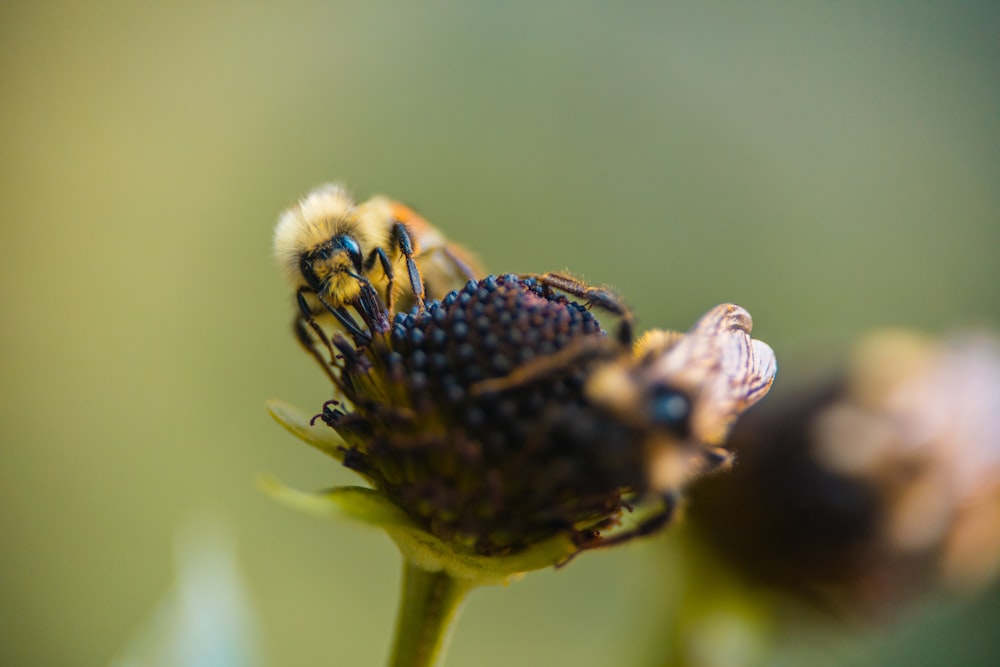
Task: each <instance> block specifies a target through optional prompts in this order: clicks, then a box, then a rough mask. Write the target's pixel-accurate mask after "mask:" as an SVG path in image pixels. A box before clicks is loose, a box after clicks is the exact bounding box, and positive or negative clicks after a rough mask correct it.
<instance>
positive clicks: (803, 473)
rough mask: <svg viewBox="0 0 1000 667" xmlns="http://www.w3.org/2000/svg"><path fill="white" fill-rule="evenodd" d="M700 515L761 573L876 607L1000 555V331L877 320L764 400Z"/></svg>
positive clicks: (965, 576)
mask: <svg viewBox="0 0 1000 667" xmlns="http://www.w3.org/2000/svg"><path fill="white" fill-rule="evenodd" d="M731 444H732V446H733V448H734V449H735V450H736V452H737V455H738V457H739V465H738V466H737V467H736V469H735V470H734V471H733V473H732V474H730V475H720V476H718V477H717V478H713V479H710V480H706V482H705V483H704V484H702V485H699V487H698V488H697V489H696V490H694V492H693V496H694V497H693V499H692V503H691V518H692V522H691V523H692V527H693V528H695V529H696V530H697V532H698V533H699V534H701V535H702V536H703V537H705V538H706V539H707V541H708V543H709V544H711V545H713V546H714V547H715V550H716V551H717V553H718V555H719V556H721V557H723V558H724V559H725V561H726V562H728V563H729V564H730V565H731V566H732V567H733V568H734V569H735V570H737V571H739V572H741V573H743V575H744V576H745V577H747V578H748V580H750V581H754V582H757V583H759V584H763V585H765V586H767V587H768V588H771V589H773V590H779V591H784V592H790V593H793V594H794V595H796V596H797V597H799V598H800V599H805V600H808V601H810V602H813V603H818V604H819V605H820V606H822V607H823V608H826V609H830V610H834V611H838V612H844V613H848V614H851V615H853V614H858V613H860V614H869V613H872V612H878V611H882V610H884V609H886V608H887V607H891V606H893V605H896V604H898V603H899V602H900V601H902V600H904V599H906V598H908V597H909V596H911V595H912V593H913V592H914V591H915V590H918V589H922V588H927V587H928V586H935V585H939V586H943V587H945V588H947V589H951V590H970V589H975V588H977V587H980V586H981V585H982V584H983V583H985V582H987V581H989V580H990V579H991V577H993V576H995V574H996V573H997V571H998V570H1000V341H998V340H996V339H995V338H992V337H990V336H986V335H975V336H969V335H965V336H956V337H953V338H951V339H948V340H944V341H937V340H933V339H930V338H927V337H925V336H922V335H919V334H916V333H912V332H906V331H886V332H880V333H876V334H872V335H869V336H868V337H867V338H865V339H864V340H862V341H861V342H860V343H859V344H858V345H857V347H856V349H855V351H854V354H853V357H852V359H851V362H850V363H849V364H848V366H847V367H846V368H845V369H844V370H843V371H842V372H841V373H839V374H838V376H836V377H834V378H830V379H827V380H822V381H819V382H815V381H814V382H812V383H811V384H810V383H803V384H802V385H801V386H800V387H798V388H797V389H794V390H792V391H791V392H786V393H784V394H783V395H782V396H779V397H778V398H776V399H775V400H771V401H769V402H768V403H767V404H766V405H764V406H762V407H761V409H759V410H755V411H753V412H751V413H750V414H748V415H747V416H746V418H745V419H743V420H741V421H740V423H739V424H738V426H737V427H736V428H735V429H734V432H733V434H732V437H731Z"/></svg>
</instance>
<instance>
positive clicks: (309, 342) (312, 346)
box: [292, 313, 337, 383]
mask: <svg viewBox="0 0 1000 667" xmlns="http://www.w3.org/2000/svg"><path fill="white" fill-rule="evenodd" d="M306 323H308V324H310V325H311V326H312V327H313V331H314V332H315V333H316V335H317V336H318V337H319V339H320V341H321V342H322V343H323V344H324V345H325V346H326V348H327V349H328V350H330V357H331V361H327V360H326V359H325V358H324V357H323V355H322V354H321V353H320V351H319V348H318V347H316V339H315V338H313V337H312V336H311V335H310V334H309V332H308V331H307V330H306V326H305V325H306ZM292 330H293V331H294V332H295V338H296V339H297V340H298V341H299V344H300V345H301V346H302V347H303V348H304V349H305V351H306V352H308V353H309V354H310V355H312V357H313V359H315V360H316V363H318V364H319V365H320V368H322V369H323V372H324V373H326V374H327V377H329V378H330V380H332V381H333V382H334V383H336V382H337V378H336V377H335V376H334V374H333V368H332V357H333V356H334V353H333V348H332V346H331V345H330V339H329V338H327V337H326V334H324V333H323V330H322V329H320V328H319V325H317V324H316V321H315V320H313V319H311V318H307V317H306V316H305V315H302V314H301V313H300V314H299V315H298V316H297V317H296V318H295V320H294V321H293V322H292Z"/></svg>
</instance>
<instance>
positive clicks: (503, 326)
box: [318, 274, 775, 556]
mask: <svg viewBox="0 0 1000 667" xmlns="http://www.w3.org/2000/svg"><path fill="white" fill-rule="evenodd" d="M369 289H370V288H369ZM570 297H572V298H570ZM359 302H360V303H362V304H365V303H372V302H377V297H373V298H372V299H370V300H362V301H359ZM591 308H598V309H603V310H605V311H608V312H611V313H614V314H616V315H618V316H621V317H622V320H621V324H620V325H619V332H618V335H616V336H608V335H607V334H606V333H605V331H604V330H603V328H602V326H601V324H600V322H599V321H598V320H597V319H596V318H595V316H594V315H593V313H592V312H591ZM358 313H359V316H360V318H361V320H362V325H361V326H363V327H364V328H365V329H366V330H367V331H368V332H370V337H369V338H370V340H368V341H366V342H361V343H359V342H357V341H348V340H347V338H345V337H344V336H342V335H339V334H337V333H336V332H334V333H332V334H331V336H330V338H331V340H332V342H333V345H334V347H335V348H336V355H335V356H336V358H335V360H334V363H333V372H332V376H333V377H334V378H335V383H336V385H337V388H338V391H339V394H340V395H341V397H342V400H338V401H330V402H328V403H327V405H326V406H325V408H324V411H323V413H322V414H321V415H319V416H318V417H319V418H320V419H321V420H322V421H323V422H325V423H326V424H327V425H329V426H330V427H332V428H333V429H335V430H336V432H337V433H338V434H339V435H340V436H341V437H342V438H343V439H344V441H345V442H346V443H347V448H346V451H345V452H344V456H343V461H344V464H345V465H346V466H348V467H350V468H352V469H354V470H355V471H357V472H358V473H360V474H361V475H363V476H364V477H366V478H367V479H368V480H369V481H370V482H371V483H372V485H373V486H374V487H375V488H376V489H378V490H380V491H381V492H382V493H384V494H385V495H386V496H388V497H389V498H390V499H391V500H392V501H393V502H394V503H395V504H396V505H398V506H399V507H400V508H403V509H404V510H405V511H406V512H407V513H408V514H409V515H410V516H411V517H412V518H413V519H414V520H415V521H417V522H418V523H419V524H420V525H421V526H423V527H424V529H426V530H427V531H428V532H430V533H431V534H433V535H435V536H436V537H437V538H439V539H441V540H443V541H444V542H446V543H448V544H450V545H452V547H453V548H456V549H459V550H462V551H465V552H468V553H473V554H478V555H485V556H492V555H504V554H510V553H514V552H517V551H519V550H521V549H524V548H525V547H527V546H530V545H532V544H534V543H537V542H539V541H542V540H544V539H546V538H549V537H551V536H553V535H558V534H567V535H570V536H571V538H572V539H573V541H574V543H575V544H577V545H578V547H579V548H580V549H586V548H592V547H596V546H603V545H606V544H612V543H615V542H618V541H622V540H624V539H629V538H631V537H634V536H636V535H640V534H646V533H650V532H653V531H655V530H657V529H658V528H660V527H661V526H663V525H664V524H666V523H667V521H668V519H669V517H670V515H671V512H672V509H673V506H674V502H675V498H676V494H677V493H678V492H679V491H680V489H681V488H682V487H683V485H684V484H686V483H687V482H688V481H690V480H691V479H692V478H694V477H696V476H698V475H700V474H701V473H703V472H705V471H706V470H710V469H713V468H716V467H718V466H720V465H722V464H723V463H725V462H726V460H727V456H726V454H725V452H724V450H721V449H719V447H718V445H719V444H721V437H722V436H723V435H724V433H725V430H726V427H727V426H728V422H729V421H731V420H732V418H733V417H735V415H736V414H738V413H739V412H740V411H742V410H743V409H744V408H745V407H747V406H748V405H749V404H751V403H753V402H754V401H756V400H757V399H759V398H760V397H761V396H763V395H764V393H766V391H767V389H768V387H769V386H770V383H771V380H772V378H773V376H774V368H775V367H774V361H773V360H774V357H773V353H771V351H770V348H767V346H766V345H764V344H763V343H760V342H759V341H752V340H751V339H750V337H749V327H750V319H749V315H748V314H747V313H746V311H744V310H743V309H742V308H739V307H737V306H728V305H727V306H720V307H718V308H717V309H715V310H713V311H712V312H711V313H709V315H706V317H705V318H703V320H702V321H701V322H699V325H698V326H696V327H695V329H693V330H692V332H691V333H689V334H672V333H667V332H658V335H647V336H646V337H645V338H644V339H643V340H642V341H640V343H639V344H637V345H636V347H635V349H633V346H632V344H631V333H630V332H631V328H630V318H629V315H628V310H627V308H625V307H624V306H623V305H622V304H621V303H620V301H619V300H618V299H617V297H616V296H615V295H614V294H613V293H611V292H609V291H608V290H604V289H601V288H594V287H589V286H587V285H584V284H583V283H580V282H578V281H576V280H574V279H572V278H569V277H566V276H561V275H557V274H546V275H544V276H538V277H517V276H514V275H506V276H500V277H495V276H489V277H487V278H485V279H483V280H480V281H470V282H469V283H468V284H467V285H466V286H465V287H464V288H463V289H461V290H458V291H455V292H452V293H450V294H448V295H447V296H446V297H445V298H444V299H442V300H440V301H428V302H427V303H426V305H425V307H423V308H415V309H414V310H413V311H412V312H411V313H408V314H397V315H396V316H395V318H394V319H393V320H392V321H391V323H390V320H389V315H390V313H389V312H388V311H387V310H385V309H384V308H380V309H378V310H376V311H373V310H371V309H369V308H366V307H361V308H358ZM709 403H711V405H712V406H714V407H712V408H709V407H707V406H708V404H709ZM634 505H638V506H640V507H641V508H643V507H649V506H652V507H654V509H652V510H651V511H649V512H647V513H646V516H645V518H644V519H642V520H641V521H638V522H637V523H636V525H635V526H633V527H631V528H627V529H621V528H619V529H617V530H613V531H612V532H611V535H610V536H608V535H603V536H602V532H605V531H607V530H609V529H612V528H614V527H615V526H617V525H618V524H619V523H620V522H621V519H622V515H623V512H624V511H626V510H629V509H631V508H632V507H633V506H634Z"/></svg>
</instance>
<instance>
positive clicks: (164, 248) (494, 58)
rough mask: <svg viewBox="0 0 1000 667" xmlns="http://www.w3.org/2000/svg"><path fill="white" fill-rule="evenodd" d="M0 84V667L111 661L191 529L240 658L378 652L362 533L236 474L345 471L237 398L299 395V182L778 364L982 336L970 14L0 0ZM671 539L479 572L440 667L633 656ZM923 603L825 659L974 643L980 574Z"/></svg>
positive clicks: (992, 233) (985, 313)
mask: <svg viewBox="0 0 1000 667" xmlns="http://www.w3.org/2000/svg"><path fill="white" fill-rule="evenodd" d="M0 85H2V96H3V104H2V108H0V146H2V150H3V155H4V156H5V157H4V160H3V162H2V166H0V170H2V174H3V176H2V179H0V188H2V199H0V214H2V220H3V224H2V227H0V235H2V236H0V253H2V262H0V289H2V294H3V297H2V307H3V328H2V338H0V343H2V344H0V350H2V352H0V363H2V368H0V373H2V378H3V381H2V386H0V391H2V406H3V407H2V421H0V424H2V426H0V429H2V430H0V437H2V457H3V459H2V467H0V471H2V472H0V476H2V477H0V479H2V484H0V500H2V507H3V509H2V512H3V530H4V537H3V547H2V549H0V587H2V588H0V590H2V595H0V664H3V665H59V664H63V665H70V664H72V665H102V664H107V663H108V661H109V660H110V659H111V658H112V656H114V655H117V654H119V653H120V651H121V650H122V648H123V647H124V646H125V645H126V643H127V642H128V641H129V638H130V637H133V636H134V635H135V633H136V632H137V631H138V630H139V628H140V627H142V626H143V625H144V624H145V623H146V622H147V620H148V618H149V616H150V614H151V613H152V610H153V609H154V607H155V606H156V605H157V603H158V601H159V600H160V599H161V598H162V596H163V595H164V591H166V590H167V589H168V588H169V587H170V585H171V582H172V581H173V578H174V565H173V557H172V550H173V542H174V535H175V533H176V531H177V530H178V528H179V527H180V526H182V525H183V524H184V523H185V522H186V521H188V520H189V519H190V517H192V516H200V515H202V514H204V513H206V512H209V513H212V514H213V515H215V516H221V517H223V518H224V520H225V521H228V522H230V523H231V524H232V526H233V527H234V530H235V531H236V533H237V534H238V537H239V541H240V562H241V563H242V568H243V577H244V582H245V584H246V585H247V587H248V589H249V591H251V593H252V595H253V599H254V600H255V601H256V609H257V614H258V618H259V622H260V626H261V628H262V629H261V631H260V633H259V635H258V637H257V638H258V639H259V641H260V642H261V643H262V645H263V647H264V658H265V659H266V661H267V663H268V664H271V665H305V666H308V665H360V666H364V665H376V664H381V662H382V660H384V657H385V653H386V642H387V638H388V635H389V633H390V630H391V625H392V621H393V614H394V609H395V603H396V600H395V596H396V587H397V583H398V574H399V573H398V569H399V563H398V561H399V557H398V555H397V554H396V552H395V550H394V547H393V546H392V545H391V543H390V542H389V541H388V540H387V539H386V538H385V537H384V536H383V535H381V534H379V533H377V532H374V531H366V530H364V529H362V528H356V527H354V526H350V525H344V526H338V525H328V524H324V523H321V522H319V521H317V520H315V519H311V518H308V517H301V516H298V515H295V514H293V513H290V512H289V511H287V510H285V509H283V508H281V507H278V506H276V505H275V504H274V503H272V502H271V501H269V500H268V499H266V498H265V497H263V496H262V495H261V494H260V493H259V492H258V491H257V490H256V489H255V487H254V476H255V475H256V474H257V473H258V472H262V471H267V472H271V473H273V474H275V475H276V476H278V477H280V478H281V479H283V480H286V481H288V482H290V483H292V484H294V485H296V486H299V487H301V488H320V487H324V486H328V485H332V484H335V483H349V482H352V481H353V480H352V477H351V475H350V474H348V473H347V472H345V471H343V470H341V469H339V468H338V466H337V465H336V464H335V463H333V462H331V461H328V460H325V459H324V458H323V457H321V455H319V454H317V453H315V452H313V451H311V450H309V449H308V448H307V447H305V446H303V445H302V444H300V443H298V442H297V441H295V440H294V439H293V438H292V437H291V436H289V435H287V434H285V433H284V432H283V431H282V430H281V429H280V428H279V427H278V426H277V425H276V424H274V423H273V422H272V421H271V420H270V419H269V417H268V416H267V415H266V413H265V411H264V407H263V403H264V401H265V399H267V398H269V397H274V396H277V397H282V398H284V399H287V400H289V401H291V402H294V403H296V404H298V405H301V406H303V407H305V408H307V409H310V410H316V409H318V407H319V405H320V403H321V402H322V401H323V400H324V399H325V398H327V397H328V394H329V387H328V386H327V383H326V382H325V380H324V378H323V376H322V375H321V373H319V372H318V371H317V369H316V368H315V367H314V366H313V365H312V364H311V362H310V361H309V360H308V359H307V358H306V356H305V355H304V354H303V353H302V352H301V351H300V350H299V349H298V348H297V346H296V345H295V343H294V342H293V340H292V337H291V336H290V332H289V326H288V325H289V321H290V317H291V312H292V305H291V300H290V294H289V290H288V288H287V286H286V285H285V283H284V281H283V279H282V278H281V276H280V275H279V273H278V270H277V268H276V266H275V262H274V261H273V260H272V257H271V255H270V252H271V250H270V243H271V231H272V226H273V223H274V220H275V218H276V216H277V214H278V212H279V211H280V210H281V209H283V208H284V207H286V206H287V205H289V204H290V203H291V202H293V201H294V199H295V198H296V197H297V196H299V195H300V194H302V193H303V192H304V191H306V190H307V189H309V188H310V187H312V186H313V185H316V184H318V183H320V182H323V181H326V180H331V179H343V180H345V181H346V182H347V183H348V184H349V185H350V186H351V187H352V188H353V189H354V190H355V191H356V193H357V194H358V195H359V196H361V197H367V196H369V195H370V194H374V193H376V192H383V193H386V194H389V195H391V196H394V197H396V198H399V199H402V200H404V201H407V202H410V203H412V204H414V205H415V206H416V207H417V208H418V209H420V210H421V211H422V212H423V213H425V214H426V215H427V217H428V218H429V219H430V220H432V221H433V222H434V223H436V224H437V225H438V226H440V227H442V228H443V229H444V230H446V231H447V232H448V233H449V234H450V235H451V236H452V237H453V238H454V239H457V240H459V241H461V242H463V243H466V244H467V245H469V246H470V247H472V248H474V249H475V250H477V251H478V253H479V254H480V256H481V257H482V259H483V260H484V261H485V262H486V263H487V265H488V266H489V267H491V268H492V269H493V270H496V271H502V272H508V271H545V270H554V269H564V268H569V269H570V270H572V271H573V272H575V273H577V274H580V275H582V276H584V277H585V278H587V279H589V280H591V281H594V282H601V283H610V284H613V285H615V286H617V287H618V288H620V290H621V291H622V292H623V293H624V294H625V295H627V297H628V299H629V300H630V301H631V302H632V304H633V305H634V306H635V308H636V310H637V311H638V314H639V319H640V327H642V326H659V327H672V328H684V327H686V326H688V325H689V324H690V323H691V322H692V321H693V320H694V319H695V318H696V317H697V316H698V315H699V314H700V313H701V312H703V311H705V310H706V309H707V308H708V307H710V306H712V305H714V304H716V303H719V302H722V301H735V302H737V303H740V304H742V305H744V306H746V307H747V308H748V309H749V310H750V311H751V312H752V313H753V314H754V317H755V320H756V329H755V334H756V335H758V336H759V337H761V338H763V339H764V340H766V341H768V342H769V343H771V344H772V345H773V347H774V348H775V349H776V350H777V352H778V356H779V360H782V361H784V362H785V364H786V365H785V366H784V370H786V371H788V370H789V369H790V368H791V367H793V366H794V363H792V362H791V360H796V359H797V360H800V361H801V360H805V361H806V363H810V359H812V358H814V357H817V356H819V357H822V356H825V355H828V354H836V352H837V351H838V350H841V349H843V347H844V346H845V345H846V344H847V343H848V342H849V341H850V340H851V338H852V337H853V336H855V335H856V334H858V333H859V332H862V331H865V330H868V329H870V328H872V327H875V326H880V325H887V324H894V325H911V326H916V327H919V328H922V329H924V330H929V331H932V332H938V331H945V330H948V329H952V328H955V327H960V326H966V325H992V326H996V325H998V324H1000V297H998V291H997V285H998V283H1000V262H998V251H1000V6H998V5H997V4H996V3H995V2H987V1H983V2H979V3H976V2H964V3H948V4H947V5H946V4H945V3H933V2H903V1H891V2H881V3H871V6H869V5H868V3H799V2H761V3H755V4H754V5H753V6H752V7H751V6H750V5H749V4H742V3H740V4H737V3H715V2H704V3H678V4H673V3H654V2H636V3H628V4H626V3H618V4H616V5H615V6H611V3H598V2H558V3H533V2H531V3H528V2H510V3H486V2H467V3H443V2H438V3H427V5H426V6H425V7H423V8H420V9H418V8H417V7H416V6H415V3H401V2H400V3H388V2H371V3H356V4H353V3H352V4H347V3H335V2H326V3H320V2H314V3H301V2H299V3H283V4H280V5H279V4H278V3H273V4H267V3H237V2H228V3H226V2H221V3H220V2H209V3H203V2H178V3H174V4H172V5H170V6H169V7H167V6H166V5H163V6H156V5H154V4H152V3H149V4H147V3H127V2H111V1H102V2H93V3H68V2H50V3H27V2H7V3H3V5H2V6H0ZM669 539H670V536H669V535H666V536H664V537H661V538H659V539H658V540H652V541H650V542H649V543H646V544H636V545H634V546H631V547H629V548H624V549H618V550H613V551H612V552H609V553H601V554H592V555H588V556H586V557H584V558H580V559H579V560H578V561H576V562H574V563H573V564H572V566H571V567H567V568H565V569H564V570H560V571H547V572H542V573H538V574H534V575H531V576H529V577H527V578H526V579H525V580H524V581H522V582H519V583H517V584H516V585H513V586H511V587H509V588H507V589H485V590H481V591H477V592H476V593H475V594H473V596H472V598H471V599H470V602H469V604H468V606H467V608H466V611H465V614H464V616H463V618H462V620H461V624H460V626H459V631H458V633H457V635H456V637H455V640H454V642H453V644H452V652H451V655H450V661H449V664H451V665H473V664H474V665H481V666H490V665H508V664H524V665H551V664H574V665H580V666H581V667H582V666H589V665H593V666H603V665H630V664H635V662H636V661H637V660H639V658H638V656H639V655H640V654H641V650H640V649H641V646H642V644H643V641H642V640H641V638H643V637H646V638H648V634H649V633H653V632H655V631H656V629H657V622H658V619H657V618H656V615H655V613H654V612H653V611H652V610H653V609H656V608H657V605H660V606H662V595H661V594H660V592H659V591H657V590H655V589H652V588H651V587H650V586H649V584H648V582H649V581H651V580H655V576H653V577H652V578H651V574H650V573H651V572H654V573H655V571H656V570H657V568H658V562H659V557H660V555H661V552H662V551H663V550H664V549H665V548H669V547H667V546H666V544H667V543H669ZM663 595H666V593H665V592H664V593H663ZM931 618H934V619H937V617H936V616H932V617H931ZM944 618H945V619H946V620H945V621H941V622H940V623H939V622H938V621H937V620H934V621H933V622H928V621H925V622H924V626H915V627H920V628H923V629H921V630H920V631H915V630H913V629H912V627H908V626H906V625H904V626H902V627H901V628H899V627H897V628H892V627H886V628H885V629H883V630H880V631H879V632H878V633H877V634H878V636H876V637H873V638H871V639H870V641H868V642H866V643H864V645H863V647H862V648H861V649H858V651H860V653H857V654H856V653H855V652H854V649H851V652H850V653H849V654H848V655H850V656H851V657H852V660H854V659H858V660H860V658H857V655H863V656H868V657H867V658H865V660H866V661H867V662H868V664H889V663H891V662H892V661H893V660H896V661H898V662H899V664H944V663H939V662H936V661H932V662H925V661H926V660H928V659H932V658H933V656H936V655H937V656H947V655H950V654H949V653H948V651H949V650H958V649H959V648H961V649H962V650H963V651H965V653H963V654H962V655H964V656H965V658H966V659H965V660H964V661H962V660H958V661H955V662H954V663H953V664H981V665H989V664H996V658H995V655H996V654H995V653H993V654H992V655H991V651H995V650H996V648H997V647H996V640H995V639H993V640H992V641H993V643H992V644H991V643H990V639H989V638H988V637H984V634H986V633H984V631H983V630H984V628H995V627H996V626H997V624H998V623H1000V601H998V600H997V596H996V595H994V596H993V597H989V596H987V597H986V598H984V599H983V600H980V601H979V602H978V606H977V607H973V608H971V609H967V610H965V611H964V612H963V611H959V612H954V613H952V612H949V613H947V614H944ZM984 619H985V620H984ZM924 630H926V631H924ZM914 637H916V639H914ZM928 647H932V648H933V650H932V649H931V648H928ZM934 651H937V653H935V652H934ZM977 660H978V662H977Z"/></svg>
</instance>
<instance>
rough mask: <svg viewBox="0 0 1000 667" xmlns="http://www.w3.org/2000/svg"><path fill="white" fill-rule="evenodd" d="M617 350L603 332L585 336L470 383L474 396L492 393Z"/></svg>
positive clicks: (566, 369) (557, 373)
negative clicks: (505, 371)
mask: <svg viewBox="0 0 1000 667" xmlns="http://www.w3.org/2000/svg"><path fill="white" fill-rule="evenodd" d="M609 353H610V354H615V355H617V354H619V353H620V351H619V349H618V347H617V345H614V344H613V343H610V342H609V341H608V340H607V339H606V338H604V337H603V336H586V337H581V338H579V339H577V340H574V341H573V342H571V343H570V344H569V345H567V346H566V347H564V348H563V349H561V350H559V351H558V352H554V353H552V354H549V355H546V356H544V357H536V358H534V359H532V360H531V361H529V362H527V363H524V364H522V365H520V366H518V367H517V368H515V369H514V370H513V371H512V372H511V373H509V374H507V375H504V376H503V377H498V378H490V379H488V380H480V381H479V382H476V383H475V384H473V385H472V386H471V387H469V393H470V394H472V395H473V396H481V395H483V394H493V393H498V392H501V391H507V390H508V389H514V388H516V387H523V386H524V385H528V384H531V383H533V382H538V381H539V380H544V379H546V378H550V377H553V376H558V375H563V374H566V373H568V372H570V371H573V370H576V368H577V364H579V363H581V362H583V361H586V360H588V359H592V358H593V359H596V358H600V357H604V356H607V355H608V354H609Z"/></svg>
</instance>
